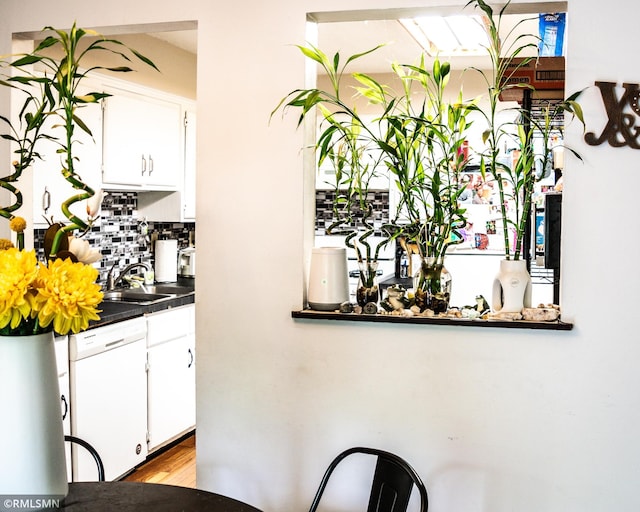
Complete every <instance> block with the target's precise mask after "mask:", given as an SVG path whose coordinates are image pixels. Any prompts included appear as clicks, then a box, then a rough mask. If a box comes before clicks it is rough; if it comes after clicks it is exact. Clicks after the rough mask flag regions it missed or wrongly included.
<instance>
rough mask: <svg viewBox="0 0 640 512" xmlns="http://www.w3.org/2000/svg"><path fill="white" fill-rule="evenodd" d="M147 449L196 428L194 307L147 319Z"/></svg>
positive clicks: (176, 309)
mask: <svg viewBox="0 0 640 512" xmlns="http://www.w3.org/2000/svg"><path fill="white" fill-rule="evenodd" d="M147 405H148V409H147V425H148V436H147V437H148V450H149V452H151V451H153V450H156V449H158V448H160V447H162V446H163V445H165V444H167V443H168V442H170V441H172V440H174V439H176V438H177V437H179V436H180V435H181V434H183V433H185V432H187V431H189V430H191V429H192V428H193V427H194V426H195V305H193V304H190V305H187V306H182V307H178V308H174V309H170V310H167V311H162V312H158V313H153V314H150V315H148V316H147Z"/></svg>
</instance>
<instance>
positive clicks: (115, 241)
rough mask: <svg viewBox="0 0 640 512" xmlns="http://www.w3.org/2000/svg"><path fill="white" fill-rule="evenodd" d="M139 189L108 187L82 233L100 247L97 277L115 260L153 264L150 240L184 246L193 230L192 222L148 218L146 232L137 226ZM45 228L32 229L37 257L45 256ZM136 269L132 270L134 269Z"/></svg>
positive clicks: (102, 276)
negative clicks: (92, 222) (92, 221)
mask: <svg viewBox="0 0 640 512" xmlns="http://www.w3.org/2000/svg"><path fill="white" fill-rule="evenodd" d="M137 207H138V193H137V192H120V191H109V193H108V195H106V196H105V198H104V199H103V201H102V211H101V214H100V219H99V220H98V221H97V222H96V223H95V225H94V226H93V227H92V228H91V232H90V233H87V234H86V235H85V237H84V238H85V239H86V240H88V241H89V243H90V244H91V246H92V247H95V248H98V247H99V248H100V251H101V252H102V259H101V260H100V261H99V262H96V263H95V267H96V268H97V269H98V270H99V272H100V278H99V279H100V281H102V282H104V281H105V280H106V278H107V273H108V272H109V269H110V268H111V267H112V266H113V265H114V264H115V265H116V269H120V270H122V269H123V268H124V267H126V266H127V265H129V264H130V263H137V262H144V263H148V264H149V265H151V266H153V264H154V255H153V244H152V241H153V240H155V239H156V238H159V239H173V238H175V239H177V240H178V247H179V248H181V247H187V245H188V244H189V237H190V236H191V237H192V240H193V234H191V235H190V233H193V232H194V230H195V223H193V222H187V223H179V222H176V223H166V222H162V223H161V222H157V223H154V222H149V223H148V233H147V235H146V236H145V235H144V234H143V233H142V232H141V230H140V229H139V228H140V224H141V221H143V220H144V219H139V218H138V216H137ZM44 232H45V230H44V229H38V230H36V231H35V233H34V239H35V247H36V249H37V251H38V256H39V257H40V258H43V257H44V248H43V240H44ZM134 273H135V272H134Z"/></svg>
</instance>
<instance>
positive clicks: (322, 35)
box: [149, 14, 538, 73]
mask: <svg viewBox="0 0 640 512" xmlns="http://www.w3.org/2000/svg"><path fill="white" fill-rule="evenodd" d="M532 16H533V15H531V14H527V15H515V14H512V15H505V16H504V17H503V19H502V24H501V28H502V32H503V34H506V33H507V32H508V31H510V30H511V29H513V28H514V27H515V26H516V24H517V23H518V22H520V21H521V20H523V19H526V21H524V22H522V23H521V24H520V26H519V28H518V31H519V33H529V34H537V32H538V25H537V23H538V22H537V18H534V19H532ZM149 35H151V36H153V37H157V38H159V39H162V40H164V41H166V42H168V43H170V44H173V45H175V46H177V47H179V48H181V49H183V50H186V51H188V52H191V53H194V54H195V53H197V31H196V30H181V31H172V32H155V33H151V34H149ZM299 43H300V44H302V43H304V42H303V41H301V42H299ZM381 43H384V44H385V46H383V47H382V48H380V49H379V50H376V51H375V52H374V53H373V54H371V55H368V56H365V57H362V58H360V59H358V60H357V61H356V64H355V65H354V66H353V67H352V68H351V69H352V71H355V70H356V69H357V70H358V71H361V72H366V73H381V72H389V71H390V70H391V67H390V65H391V63H392V62H394V61H396V62H399V63H402V64H413V63H416V62H417V60H418V59H419V58H420V55H421V52H422V50H421V48H420V47H419V45H418V44H417V43H416V41H415V40H414V39H413V38H412V37H411V36H410V35H409V33H408V32H407V31H406V30H405V29H404V27H402V25H400V23H399V22H398V21H397V20H373V21H350V22H335V23H319V24H318V47H319V48H320V49H321V50H322V51H323V52H325V53H326V54H327V55H329V56H330V57H333V55H334V54H335V53H336V52H339V53H340V56H341V60H342V62H344V61H345V60H346V58H347V57H349V56H351V55H353V54H355V53H360V52H363V51H366V50H369V49H371V48H374V47H375V46H377V45H379V44H381ZM441 59H442V60H448V61H450V62H451V64H452V67H453V68H455V69H464V68H467V67H470V66H475V67H478V68H487V67H488V64H489V59H488V57H453V58H450V57H447V56H442V57H441Z"/></svg>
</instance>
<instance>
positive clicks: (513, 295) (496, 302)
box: [491, 260, 531, 313]
mask: <svg viewBox="0 0 640 512" xmlns="http://www.w3.org/2000/svg"><path fill="white" fill-rule="evenodd" d="M491 307H492V309H493V310H494V311H495V312H502V313H519V312H520V311H522V308H525V307H526V308H528V307H531V276H530V275H529V272H528V271H527V262H526V261H524V260H502V261H500V271H499V272H498V275H497V276H496V277H495V279H494V280H493V293H492V300H491Z"/></svg>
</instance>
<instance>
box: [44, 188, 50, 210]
mask: <svg viewBox="0 0 640 512" xmlns="http://www.w3.org/2000/svg"><path fill="white" fill-rule="evenodd" d="M50 207H51V192H49V191H48V190H47V187H44V192H43V193H42V209H43V210H44V213H45V215H46V214H47V212H48V211H49V208H50Z"/></svg>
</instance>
